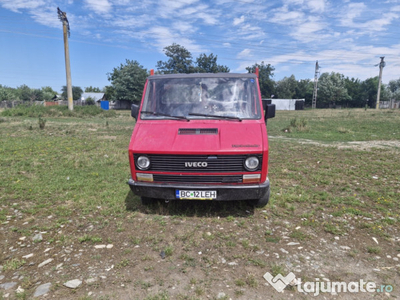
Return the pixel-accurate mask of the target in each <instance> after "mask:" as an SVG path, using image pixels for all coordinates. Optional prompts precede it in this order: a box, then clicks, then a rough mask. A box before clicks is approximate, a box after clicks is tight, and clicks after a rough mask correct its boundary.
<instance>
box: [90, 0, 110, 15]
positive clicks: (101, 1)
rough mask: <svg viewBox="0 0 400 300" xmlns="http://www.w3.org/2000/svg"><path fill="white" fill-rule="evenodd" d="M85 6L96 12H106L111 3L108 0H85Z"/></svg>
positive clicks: (108, 10)
mask: <svg viewBox="0 0 400 300" xmlns="http://www.w3.org/2000/svg"><path fill="white" fill-rule="evenodd" d="M85 3H86V6H87V7H88V8H89V9H91V10H93V11H94V12H95V13H97V14H108V13H109V12H110V11H111V9H112V5H111V3H110V2H108V0H85Z"/></svg>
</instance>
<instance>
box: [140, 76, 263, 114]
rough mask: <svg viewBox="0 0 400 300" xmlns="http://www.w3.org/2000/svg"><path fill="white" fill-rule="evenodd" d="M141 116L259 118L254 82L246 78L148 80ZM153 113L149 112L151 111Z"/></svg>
mask: <svg viewBox="0 0 400 300" xmlns="http://www.w3.org/2000/svg"><path fill="white" fill-rule="evenodd" d="M142 112H146V113H142V114H141V119H152V120H154V119H174V118H176V117H185V118H187V119H209V118H213V119H225V120H227V119H231V118H233V119H235V118H237V119H240V120H241V119H260V117H261V110H260V101H259V98H258V91H257V83H256V80H255V79H254V78H249V77H247V78H246V77H244V78H240V77H186V78H183V77H182V78H171V77H167V78H161V76H160V78H154V79H149V81H148V84H147V89H146V94H145V98H144V103H143V107H142ZM151 112H152V113H151Z"/></svg>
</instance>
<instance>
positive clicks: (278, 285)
mask: <svg viewBox="0 0 400 300" xmlns="http://www.w3.org/2000/svg"><path fill="white" fill-rule="evenodd" d="M263 277H264V278H265V280H266V281H268V283H269V284H270V285H272V286H273V288H274V289H275V290H277V291H278V292H279V293H280V292H282V291H283V289H284V288H285V287H286V286H287V285H288V284H289V283H291V282H292V281H293V280H294V279H296V275H294V274H293V273H292V272H290V273H289V274H288V275H287V276H286V277H283V276H282V275H281V274H278V275H276V276H275V277H272V275H271V274H270V273H269V272H267V273H265V274H264V276H263Z"/></svg>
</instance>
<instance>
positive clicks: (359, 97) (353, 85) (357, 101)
mask: <svg viewBox="0 0 400 300" xmlns="http://www.w3.org/2000/svg"><path fill="white" fill-rule="evenodd" d="M344 85H345V87H346V89H347V92H348V94H349V96H350V98H351V101H349V102H348V103H347V106H350V107H364V106H365V99H364V96H363V89H362V82H361V81H360V80H359V79H355V78H351V79H350V78H349V77H347V78H345V80H344Z"/></svg>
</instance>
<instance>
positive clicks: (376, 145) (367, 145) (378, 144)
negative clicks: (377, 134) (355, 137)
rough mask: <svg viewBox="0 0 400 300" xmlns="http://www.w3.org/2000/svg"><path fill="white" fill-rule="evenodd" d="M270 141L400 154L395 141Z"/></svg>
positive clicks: (398, 142) (280, 137)
mask: <svg viewBox="0 0 400 300" xmlns="http://www.w3.org/2000/svg"><path fill="white" fill-rule="evenodd" d="M269 139H281V140H286V141H295V142H297V143H300V144H306V145H316V146H321V147H335V148H338V149H354V150H362V151H370V150H372V149H386V150H390V151H394V152H400V140H393V141H356V142H332V143H326V142H318V141H313V140H307V139H296V138H287V137H283V136H269Z"/></svg>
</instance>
